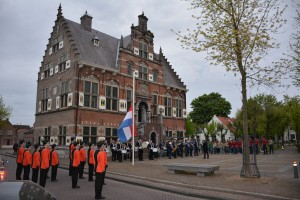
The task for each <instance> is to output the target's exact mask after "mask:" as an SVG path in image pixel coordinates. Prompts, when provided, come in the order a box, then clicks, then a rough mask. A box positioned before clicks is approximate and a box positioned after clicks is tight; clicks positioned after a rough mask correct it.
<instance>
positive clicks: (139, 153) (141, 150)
mask: <svg viewBox="0 0 300 200" xmlns="http://www.w3.org/2000/svg"><path fill="white" fill-rule="evenodd" d="M138 157H139V160H140V161H141V160H143V149H139V151H138Z"/></svg>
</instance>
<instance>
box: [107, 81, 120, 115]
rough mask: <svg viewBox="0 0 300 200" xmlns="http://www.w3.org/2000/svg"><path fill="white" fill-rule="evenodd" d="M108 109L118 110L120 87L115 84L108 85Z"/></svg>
mask: <svg viewBox="0 0 300 200" xmlns="http://www.w3.org/2000/svg"><path fill="white" fill-rule="evenodd" d="M105 92H106V109H107V110H115V111H117V110H118V98H119V88H118V87H115V86H110V85H107V86H106V90H105Z"/></svg>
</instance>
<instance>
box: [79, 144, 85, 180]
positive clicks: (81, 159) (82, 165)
mask: <svg viewBox="0 0 300 200" xmlns="http://www.w3.org/2000/svg"><path fill="white" fill-rule="evenodd" d="M79 152H80V165H79V168H78V169H79V178H80V179H84V177H83V170H84V165H85V150H84V143H83V142H81V143H80V148H79Z"/></svg>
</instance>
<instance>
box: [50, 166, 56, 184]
mask: <svg viewBox="0 0 300 200" xmlns="http://www.w3.org/2000/svg"><path fill="white" fill-rule="evenodd" d="M57 168H58V165H55V166H52V168H51V180H52V181H54V180H56V175H57Z"/></svg>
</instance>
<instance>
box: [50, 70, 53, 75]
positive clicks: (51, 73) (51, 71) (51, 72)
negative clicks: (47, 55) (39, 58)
mask: <svg viewBox="0 0 300 200" xmlns="http://www.w3.org/2000/svg"><path fill="white" fill-rule="evenodd" d="M52 75H53V68H50V76H52Z"/></svg>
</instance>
